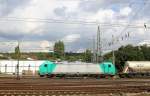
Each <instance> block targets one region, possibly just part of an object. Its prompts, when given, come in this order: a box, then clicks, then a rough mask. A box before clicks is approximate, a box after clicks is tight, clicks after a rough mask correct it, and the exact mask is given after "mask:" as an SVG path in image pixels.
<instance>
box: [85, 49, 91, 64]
mask: <svg viewBox="0 0 150 96" xmlns="http://www.w3.org/2000/svg"><path fill="white" fill-rule="evenodd" d="M91 61H92V52H91V50H89V49H86V51H85V62H91Z"/></svg>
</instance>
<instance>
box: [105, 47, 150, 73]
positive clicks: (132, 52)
mask: <svg viewBox="0 0 150 96" xmlns="http://www.w3.org/2000/svg"><path fill="white" fill-rule="evenodd" d="M144 52H145V53H144ZM146 52H148V50H146V49H145V47H144V48H143V47H142V48H141V47H139V46H136V47H134V46H132V45H127V46H122V47H120V48H119V49H118V50H117V51H115V65H116V67H117V68H118V70H119V71H122V70H123V68H124V64H125V62H126V61H143V60H146V58H145V57H147V55H148V54H147V55H146ZM149 53H150V51H149ZM111 54H112V52H110V53H108V54H105V60H107V59H110V58H111V56H112V55H111ZM145 55H146V56H145Z"/></svg>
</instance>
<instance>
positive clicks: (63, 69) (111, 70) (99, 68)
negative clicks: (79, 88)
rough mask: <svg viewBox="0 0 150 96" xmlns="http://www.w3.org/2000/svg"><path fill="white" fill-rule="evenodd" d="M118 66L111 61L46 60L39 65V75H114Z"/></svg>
mask: <svg viewBox="0 0 150 96" xmlns="http://www.w3.org/2000/svg"><path fill="white" fill-rule="evenodd" d="M115 74H116V68H115V66H114V64H112V63H111V62H103V63H100V64H93V63H81V62H80V63H79V62H78V63H75V62H71V63H57V64H56V63H53V62H51V61H46V62H44V63H43V64H41V65H40V66H39V75H40V76H41V77H43V76H48V77H51V78H53V77H60V78H63V77H96V78H98V77H101V76H102V77H103V76H114V75H115Z"/></svg>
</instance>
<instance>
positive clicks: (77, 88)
mask: <svg viewBox="0 0 150 96" xmlns="http://www.w3.org/2000/svg"><path fill="white" fill-rule="evenodd" d="M149 82H150V80H149V79H133V80H132V79H131V80H128V79H126V80H124V79H123V80H92V79H91V80H84V79H81V80H55V79H54V80H48V79H21V80H14V79H6V78H4V79H0V96H37V95H38V96H46V95H47V96H63V95H65V96H70V95H77V96H78V95H84V96H85V95H95V94H110V93H140V92H150V84H149Z"/></svg>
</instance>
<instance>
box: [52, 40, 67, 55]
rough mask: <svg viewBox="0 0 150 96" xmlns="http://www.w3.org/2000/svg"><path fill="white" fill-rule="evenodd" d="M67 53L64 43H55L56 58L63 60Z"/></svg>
mask: <svg viewBox="0 0 150 96" xmlns="http://www.w3.org/2000/svg"><path fill="white" fill-rule="evenodd" d="M64 53H65V45H64V43H63V42H62V41H58V42H55V45H54V54H55V56H56V58H63V57H64Z"/></svg>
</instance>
